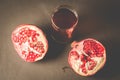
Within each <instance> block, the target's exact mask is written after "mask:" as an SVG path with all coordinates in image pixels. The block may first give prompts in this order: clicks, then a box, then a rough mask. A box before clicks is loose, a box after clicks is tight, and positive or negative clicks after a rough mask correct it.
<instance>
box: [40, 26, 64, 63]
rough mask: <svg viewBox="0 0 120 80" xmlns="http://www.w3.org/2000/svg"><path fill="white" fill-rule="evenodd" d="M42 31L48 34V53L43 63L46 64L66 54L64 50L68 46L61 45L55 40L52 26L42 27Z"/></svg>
mask: <svg viewBox="0 0 120 80" xmlns="http://www.w3.org/2000/svg"><path fill="white" fill-rule="evenodd" d="M41 29H42V30H43V32H44V33H45V34H46V38H47V40H48V51H47V53H46V55H45V57H44V59H42V61H43V62H44V61H50V60H54V59H56V58H58V57H59V56H60V55H61V54H62V53H64V52H63V50H64V48H65V47H66V44H60V43H58V42H56V41H55V40H53V38H52V36H51V35H52V34H51V33H52V31H53V29H52V28H51V25H49V24H48V25H45V26H41Z"/></svg>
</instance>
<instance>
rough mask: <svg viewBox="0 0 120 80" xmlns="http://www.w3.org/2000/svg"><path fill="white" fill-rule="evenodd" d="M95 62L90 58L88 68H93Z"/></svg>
mask: <svg viewBox="0 0 120 80" xmlns="http://www.w3.org/2000/svg"><path fill="white" fill-rule="evenodd" d="M96 64H97V63H96V62H95V61H93V60H91V61H89V64H88V70H93V68H94V67H95V66H96Z"/></svg>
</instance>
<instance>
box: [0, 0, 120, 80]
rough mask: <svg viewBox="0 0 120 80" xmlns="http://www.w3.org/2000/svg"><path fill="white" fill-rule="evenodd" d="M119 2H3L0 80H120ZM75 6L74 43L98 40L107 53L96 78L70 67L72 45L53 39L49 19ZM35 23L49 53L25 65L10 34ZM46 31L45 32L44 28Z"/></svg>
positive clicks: (55, 0) (12, 0)
mask: <svg viewBox="0 0 120 80" xmlns="http://www.w3.org/2000/svg"><path fill="white" fill-rule="evenodd" d="M118 1H119V0H1V1H0V80H120V69H119V68H120V62H119V57H120V49H119V48H120V46H119V45H120V2H118ZM62 4H66V5H70V6H72V7H73V8H74V9H75V10H76V11H77V12H78V15H79V22H78V25H77V27H76V30H75V31H74V32H73V40H82V39H84V38H95V39H97V40H99V41H100V42H101V43H102V44H103V45H104V46H105V47H106V51H107V62H106V64H105V66H104V67H103V68H102V69H101V70H100V71H99V72H98V73H97V74H96V75H94V76H91V77H83V76H80V75H77V74H76V73H75V72H73V70H71V69H70V68H69V65H68V61H67V57H68V52H69V50H70V43H68V44H59V43H56V42H54V41H53V40H52V39H51V38H50V35H48V34H50V31H49V30H47V29H46V28H45V27H50V26H51V21H50V17H51V14H52V12H53V10H54V8H55V7H57V6H59V5H62ZM20 24H33V25H36V26H38V27H42V28H43V31H44V32H45V33H46V34H47V38H48V41H49V50H48V52H47V54H46V56H45V57H44V59H43V60H41V61H38V62H35V63H27V62H24V61H23V60H22V59H21V58H20V57H19V56H18V54H17V53H16V51H15V49H14V47H13V45H12V42H11V33H12V31H13V30H14V29H15V27H16V26H17V25H20ZM44 28H45V29H44Z"/></svg>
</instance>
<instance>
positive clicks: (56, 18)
mask: <svg viewBox="0 0 120 80" xmlns="http://www.w3.org/2000/svg"><path fill="white" fill-rule="evenodd" d="M51 20H52V27H53V29H54V32H53V34H52V36H53V38H54V39H55V40H56V41H57V42H61V43H65V42H68V41H69V40H70V38H71V34H72V32H73V30H74V27H75V26H76V24H77V22H78V16H77V13H76V12H75V11H73V10H71V9H69V8H63V7H62V8H59V9H58V10H57V11H56V12H55V13H54V14H53V16H52V19H51Z"/></svg>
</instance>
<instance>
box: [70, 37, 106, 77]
mask: <svg viewBox="0 0 120 80" xmlns="http://www.w3.org/2000/svg"><path fill="white" fill-rule="evenodd" d="M71 47H72V49H71V50H70V52H69V56H68V63H69V64H70V67H71V68H72V69H73V70H74V71H75V72H76V73H77V74H79V75H82V76H91V75H94V74H95V73H96V72H98V71H99V70H100V69H101V68H102V67H103V66H104V64H105V62H106V50H105V48H104V46H103V45H102V44H101V43H100V42H99V41H97V40H95V39H92V38H88V39H84V40H82V41H78V42H76V41H74V42H73V43H72V44H71Z"/></svg>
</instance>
